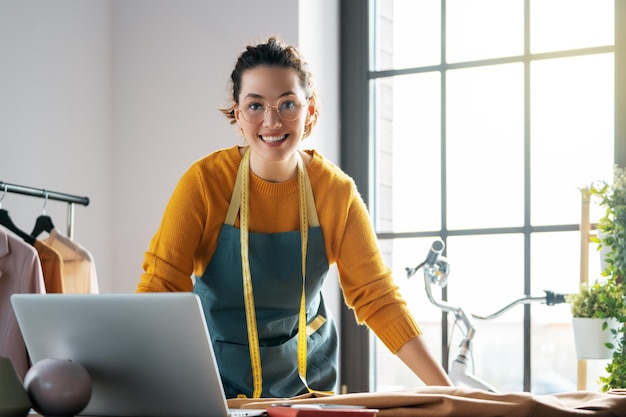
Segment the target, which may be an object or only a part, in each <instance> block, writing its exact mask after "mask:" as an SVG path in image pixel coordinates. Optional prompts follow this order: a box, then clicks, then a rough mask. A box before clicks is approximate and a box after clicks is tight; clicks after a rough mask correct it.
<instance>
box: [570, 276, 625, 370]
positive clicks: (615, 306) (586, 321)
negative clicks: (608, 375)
mask: <svg viewBox="0 0 626 417" xmlns="http://www.w3.org/2000/svg"><path fill="white" fill-rule="evenodd" d="M566 301H567V302H568V303H570V304H571V308H572V316H573V326H574V341H575V345H576V355H577V356H578V358H579V359H609V358H611V356H612V355H613V352H614V350H615V348H616V343H615V339H616V337H617V335H618V329H619V321H618V319H617V318H616V316H617V315H619V314H621V310H623V309H624V300H623V296H622V294H621V292H620V289H619V288H616V287H615V286H614V285H613V284H612V282H610V281H602V282H601V281H596V282H594V283H593V284H588V283H583V284H581V286H580V290H579V291H578V293H575V294H570V295H567V296H566Z"/></svg>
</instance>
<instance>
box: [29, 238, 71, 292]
mask: <svg viewBox="0 0 626 417" xmlns="http://www.w3.org/2000/svg"><path fill="white" fill-rule="evenodd" d="M35 249H36V250H37V253H38V254H39V260H40V262H41V270H42V271H43V280H44V283H45V286H46V292H47V293H63V292H65V289H64V287H63V273H64V272H63V259H62V258H61V254H60V253H59V252H58V251H57V250H56V249H53V248H51V247H50V246H48V245H47V244H45V243H44V242H43V241H41V240H39V239H36V240H35Z"/></svg>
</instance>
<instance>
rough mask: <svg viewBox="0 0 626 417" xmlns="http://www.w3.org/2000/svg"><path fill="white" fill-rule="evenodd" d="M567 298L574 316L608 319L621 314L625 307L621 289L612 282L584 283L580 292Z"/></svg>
mask: <svg viewBox="0 0 626 417" xmlns="http://www.w3.org/2000/svg"><path fill="white" fill-rule="evenodd" d="M565 298H566V301H567V302H568V303H570V304H571V307H572V316H574V317H586V318H598V319H606V318H610V317H616V316H618V315H620V314H621V313H622V311H623V310H624V308H625V305H624V297H623V294H622V293H621V289H620V288H617V287H615V286H614V285H612V284H611V283H610V282H599V281H596V282H594V283H593V284H588V283H583V284H581V286H580V290H579V291H578V293H576V294H569V295H567V296H566V297H565Z"/></svg>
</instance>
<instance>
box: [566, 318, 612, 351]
mask: <svg viewBox="0 0 626 417" xmlns="http://www.w3.org/2000/svg"><path fill="white" fill-rule="evenodd" d="M605 321H606V322H607V323H608V326H607V328H606V329H605V330H602V325H603V323H604V322H605ZM573 326H574V343H575V346H576V356H577V357H578V359H610V358H611V357H612V356H613V351H614V350H615V349H609V348H607V347H606V346H605V343H612V344H613V345H615V344H616V340H615V339H614V336H613V332H611V329H614V330H619V322H618V321H617V319H615V318H609V319H596V318H583V317H573Z"/></svg>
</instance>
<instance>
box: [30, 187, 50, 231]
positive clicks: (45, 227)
mask: <svg viewBox="0 0 626 417" xmlns="http://www.w3.org/2000/svg"><path fill="white" fill-rule="evenodd" d="M45 198H46V199H45V201H44V203H43V213H42V214H41V215H40V216H39V217H37V220H36V221H35V227H34V228H33V231H32V232H31V233H30V235H31V236H32V237H37V236H39V235H40V234H42V233H43V232H48V233H50V232H51V231H52V229H54V223H52V219H51V218H50V216H47V215H46V206H47V205H48V193H47V192H46V193H45Z"/></svg>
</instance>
